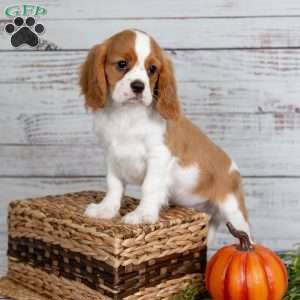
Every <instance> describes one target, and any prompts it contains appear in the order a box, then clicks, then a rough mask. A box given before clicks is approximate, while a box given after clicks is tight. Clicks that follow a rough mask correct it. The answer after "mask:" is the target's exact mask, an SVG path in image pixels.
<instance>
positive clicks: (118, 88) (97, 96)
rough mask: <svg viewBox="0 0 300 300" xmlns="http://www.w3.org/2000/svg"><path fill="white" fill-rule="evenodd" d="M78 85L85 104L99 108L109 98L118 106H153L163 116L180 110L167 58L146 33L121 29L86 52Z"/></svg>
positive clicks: (172, 116)
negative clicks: (86, 55) (139, 104)
mask: <svg viewBox="0 0 300 300" xmlns="http://www.w3.org/2000/svg"><path fill="white" fill-rule="evenodd" d="M80 84H81V89H82V93H83V94H84V95H85V99H86V106H88V107H89V108H91V109H92V110H94V111H95V110H98V109H101V108H103V107H105V105H106V104H107V101H108V99H110V101H112V102H113V103H114V104H117V105H124V104H132V105H134V104H136V103H141V104H143V105H146V106H150V105H153V107H154V108H155V109H157V110H158V111H159V112H160V113H161V115H162V116H163V117H165V118H166V119H167V118H175V117H177V116H178V114H179V112H180V107H179V103H178V99H177V92H176V84H175V79H174V75H173V69H172V65H171V63H170V61H169V60H168V58H167V57H166V54H165V53H164V52H163V50H162V49H161V48H160V47H159V46H158V45H157V43H156V42H155V41H154V40H153V39H152V38H151V37H149V36H148V35H147V34H145V33H143V32H140V31H136V30H126V31H122V32H120V33H118V34H116V35H114V36H112V37H111V38H110V39H108V40H106V41H105V42H104V43H102V44H100V45H97V46H95V47H94V48H93V49H92V50H91V51H90V53H89V55H88V57H87V59H86V61H85V63H84V64H83V67H82V71H81V78H80Z"/></svg>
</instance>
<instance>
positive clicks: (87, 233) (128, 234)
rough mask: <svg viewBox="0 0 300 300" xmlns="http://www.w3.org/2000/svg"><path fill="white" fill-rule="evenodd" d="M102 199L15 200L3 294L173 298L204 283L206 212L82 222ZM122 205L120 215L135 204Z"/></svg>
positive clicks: (85, 195)
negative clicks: (138, 221)
mask: <svg viewBox="0 0 300 300" xmlns="http://www.w3.org/2000/svg"><path fill="white" fill-rule="evenodd" d="M103 196H104V194H103V193H102V192H81V193H75V194H66V195H62V196H47V197H43V198H37V199H27V200H23V201H15V202H12V203H11V205H10V209H9V218H8V221H9V222H8V226H9V243H8V256H9V269H8V274H7V278H5V279H2V280H1V281H0V294H1V293H2V294H3V295H5V296H10V297H12V298H13V299H20V300H21V299H22V300H23V299H70V300H71V299H72V300H73V299H95V300H96V299H116V300H118V299H126V300H133V299H139V300H140V299H169V298H170V297H171V296H172V295H174V294H176V293H177V292H178V291H179V290H180V289H181V288H182V287H183V285H184V284H186V283H187V282H194V283H197V284H200V282H201V278H202V276H201V275H202V274H203V271H204V268H205V263H206V236H207V222H208V217H207V215H205V214H203V213H199V212H196V211H194V210H191V209H184V208H178V207H173V208H169V209H168V210H164V211H163V212H162V213H161V218H160V220H159V222H157V223H155V224H152V225H150V224H148V225H145V224H144V225H125V224H122V223H120V217H119V218H115V219H113V220H99V219H92V218H87V217H85V216H84V215H83V212H84V210H85V208H86V206H87V205H88V204H89V203H91V202H99V201H101V199H102V198H103ZM124 200H125V201H124V204H123V207H122V209H121V215H124V214H125V213H127V212H128V211H132V210H133V209H134V208H135V207H136V205H137V201H136V200H135V199H133V198H130V197H125V199H124ZM18 295H21V296H18ZM24 295H26V297H27V298H26V297H25V296H24ZM43 297H44V298H43Z"/></svg>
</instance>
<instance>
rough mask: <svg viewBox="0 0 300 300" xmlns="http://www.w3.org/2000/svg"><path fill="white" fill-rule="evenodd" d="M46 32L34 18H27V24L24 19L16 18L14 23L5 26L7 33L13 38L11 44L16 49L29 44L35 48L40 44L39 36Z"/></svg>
mask: <svg viewBox="0 0 300 300" xmlns="http://www.w3.org/2000/svg"><path fill="white" fill-rule="evenodd" d="M44 30H45V27H44V25H42V24H36V23H35V19H34V18H33V17H27V18H26V20H25V22H24V19H23V18H22V17H16V18H15V19H14V22H13V23H8V24H6V26H5V31H6V32H7V33H9V34H12V36H11V39H10V41H11V44H12V45H13V46H14V47H19V46H21V45H23V44H27V45H29V46H31V47H35V46H37V45H38V43H39V37H38V35H40V34H42V33H43V32H44Z"/></svg>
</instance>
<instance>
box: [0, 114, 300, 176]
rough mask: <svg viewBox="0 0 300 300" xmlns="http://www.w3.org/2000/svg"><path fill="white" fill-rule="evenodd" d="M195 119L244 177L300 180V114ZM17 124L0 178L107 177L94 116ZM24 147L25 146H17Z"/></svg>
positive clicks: (1, 156)
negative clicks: (2, 176) (280, 177)
mask: <svg viewBox="0 0 300 300" xmlns="http://www.w3.org/2000/svg"><path fill="white" fill-rule="evenodd" d="M189 117H190V118H191V119H192V120H193V122H194V123H195V124H196V125H198V126H199V127H201V128H202V129H203V131H204V132H205V133H206V134H207V135H208V136H209V137H210V138H211V139H213V140H214V141H215V142H216V143H217V144H218V145H220V146H221V147H222V148H224V149H225V150H226V151H227V152H228V153H229V154H230V155H231V156H232V157H233V158H234V159H235V161H236V162H237V163H238V164H239V165H240V168H241V171H242V174H243V175H245V176H250V175H260V176H275V175H280V176H297V175H300V174H299V170H300V156H299V152H300V135H299V129H300V114H296V113H274V114H239V113H237V114H231V113H222V114H195V115H194V114H193V115H191V114H190V115H189ZM7 120H9V117H7ZM13 120H15V121H16V117H13ZM17 121H18V122H19V123H18V124H16V125H14V126H12V127H15V128H17V127H18V132H17V131H16V130H14V131H8V132H6V130H4V131H1V132H2V135H3V136H2V137H1V142H5V137H6V138H8V139H7V141H9V134H15V137H16V138H20V139H19V140H15V143H14V144H13V145H5V144H4V145H3V146H2V147H0V165H1V166H2V167H1V170H0V174H2V175H4V176H81V175H82V176H96V175H102V174H103V170H104V169H105V168H104V161H103V157H102V155H103V153H102V151H101V150H100V147H99V146H98V145H97V144H96V138H95V136H94V134H93V131H92V129H91V128H92V118H91V116H88V115H85V114H75V115H71V114H70V115H56V114H48V115H47V114H46V115H39V114H37V115H23V116H22V117H20V118H19V119H18V120H17ZM4 122H5V121H3V124H4ZM8 123H9V122H8ZM4 127H5V126H4ZM7 130H9V128H8V127H7ZM11 141H12V140H11ZM20 143H25V145H15V144H20Z"/></svg>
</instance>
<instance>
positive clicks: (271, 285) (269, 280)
mask: <svg viewBox="0 0 300 300" xmlns="http://www.w3.org/2000/svg"><path fill="white" fill-rule="evenodd" d="M256 255H257V256H258V258H259V262H260V264H261V267H262V269H263V271H264V274H265V277H266V280H267V283H268V284H267V286H268V291H269V295H268V300H272V299H273V294H274V280H273V278H272V276H270V275H271V274H270V273H269V272H268V271H267V269H269V268H270V266H269V265H268V263H267V262H266V260H265V259H264V257H263V256H262V255H261V253H260V252H259V251H256Z"/></svg>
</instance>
